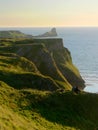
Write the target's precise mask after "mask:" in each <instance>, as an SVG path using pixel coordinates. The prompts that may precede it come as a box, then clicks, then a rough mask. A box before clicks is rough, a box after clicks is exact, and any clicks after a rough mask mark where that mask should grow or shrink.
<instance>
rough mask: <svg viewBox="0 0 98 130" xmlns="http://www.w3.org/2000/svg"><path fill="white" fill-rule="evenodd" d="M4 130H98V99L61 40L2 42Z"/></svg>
mask: <svg viewBox="0 0 98 130" xmlns="http://www.w3.org/2000/svg"><path fill="white" fill-rule="evenodd" d="M0 44H1V46H0V111H1V112H0V113H1V114H0V130H97V129H98V120H97V119H98V95H97V94H90V93H86V92H81V93H79V94H75V93H73V92H72V91H71V89H72V86H74V85H75V86H77V87H80V88H81V89H83V88H84V86H85V85H84V81H83V79H82V77H81V75H80V73H79V71H78V70H77V68H76V67H75V66H74V65H73V63H72V59H71V55H70V52H69V51H68V49H66V48H64V47H63V43H62V40H60V39H58V40H57V39H55V40H53V39H50V40H49V39H21V40H19V39H18V40H15V39H3V40H1V42H0Z"/></svg>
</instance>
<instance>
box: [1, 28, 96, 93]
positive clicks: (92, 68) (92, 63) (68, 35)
mask: <svg viewBox="0 0 98 130" xmlns="http://www.w3.org/2000/svg"><path fill="white" fill-rule="evenodd" d="M1 30H19V31H21V32H23V33H26V34H31V35H33V36H35V35H39V34H43V33H45V32H47V31H49V30H51V28H47V27H46V28H32V27H29V28H27V27H26V28H7V27H6V28H0V31H1ZM56 30H57V33H58V37H59V38H62V39H63V43H64V46H65V47H67V48H68V49H69V51H70V52H71V56H72V60H73V63H74V65H75V66H76V67H77V68H78V69H79V71H80V73H81V76H82V77H83V79H84V80H85V84H86V87H85V89H84V91H86V92H90V93H98V27H62V28H60V27H57V28H56Z"/></svg>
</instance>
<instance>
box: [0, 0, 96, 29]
mask: <svg viewBox="0 0 98 130" xmlns="http://www.w3.org/2000/svg"><path fill="white" fill-rule="evenodd" d="M0 26H1V27H2V26H23V27H24V26H26V27H28V26H30V27H31V26H32V27H36V26H38V27H39V26H98V0H0Z"/></svg>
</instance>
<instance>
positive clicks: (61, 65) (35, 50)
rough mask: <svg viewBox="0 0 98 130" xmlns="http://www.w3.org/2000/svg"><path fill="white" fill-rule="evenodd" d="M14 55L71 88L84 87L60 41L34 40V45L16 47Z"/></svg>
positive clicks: (68, 53)
mask: <svg viewBox="0 0 98 130" xmlns="http://www.w3.org/2000/svg"><path fill="white" fill-rule="evenodd" d="M16 50H17V51H16V53H17V54H18V55H20V56H23V57H26V58H27V59H29V60H31V61H32V62H34V64H35V65H36V66H37V68H38V70H39V71H40V72H41V73H42V74H43V75H46V76H50V77H52V78H53V79H55V80H59V81H63V82H66V83H67V84H68V85H69V84H71V86H72V87H74V86H75V87H78V88H79V89H83V88H84V87H85V84H84V80H83V79H82V77H81V75H80V73H79V71H78V69H77V68H76V67H75V66H74V65H73V63H72V58H71V54H70V52H69V50H68V49H67V48H64V46H63V41H62V39H41V40H39V41H38V39H37V40H35V44H34V43H33V44H30V45H24V46H23V45H22V46H20V47H19V48H18V47H17V49H16Z"/></svg>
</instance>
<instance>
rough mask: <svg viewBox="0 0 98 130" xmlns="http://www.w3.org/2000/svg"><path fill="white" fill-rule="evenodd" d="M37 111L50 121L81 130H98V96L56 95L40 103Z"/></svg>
mask: <svg viewBox="0 0 98 130" xmlns="http://www.w3.org/2000/svg"><path fill="white" fill-rule="evenodd" d="M93 105H94V106H93ZM94 107H95V108H94ZM36 109H37V110H38V112H39V113H40V114H41V116H42V117H44V118H45V119H46V120H48V121H51V122H54V123H58V124H61V125H63V126H70V127H75V128H76V129H80V130H98V120H97V119H98V110H97V109H98V95H93V94H86V93H84V94H83V93H82V94H79V95H74V94H73V93H71V92H66V93H62V94H60V93H54V94H50V95H49V96H47V97H46V98H44V99H43V100H41V101H40V102H38V105H37V107H36Z"/></svg>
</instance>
